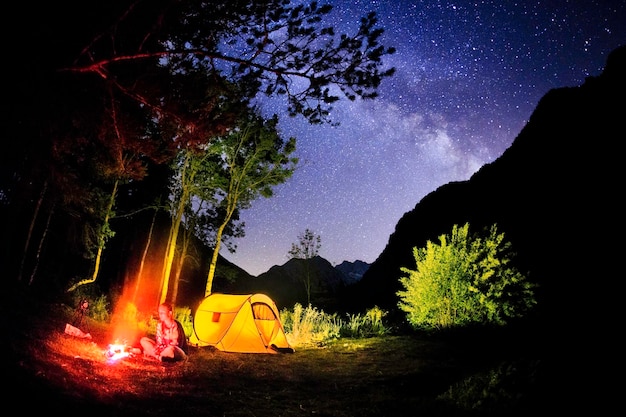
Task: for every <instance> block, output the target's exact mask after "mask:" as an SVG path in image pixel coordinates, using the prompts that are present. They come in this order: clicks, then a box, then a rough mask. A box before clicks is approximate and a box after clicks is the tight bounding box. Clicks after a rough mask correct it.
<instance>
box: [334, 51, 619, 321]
mask: <svg viewBox="0 0 626 417" xmlns="http://www.w3.org/2000/svg"><path fill="white" fill-rule="evenodd" d="M625 85H626V46H622V47H620V48H618V49H616V50H615V51H613V52H612V53H611V54H610V55H609V57H608V59H607V63H606V66H605V69H604V71H603V72H602V74H601V75H599V76H595V77H588V78H587V79H586V80H585V82H584V84H583V85H581V86H578V87H566V88H559V89H554V90H551V91H549V92H548V93H547V94H546V95H545V96H544V97H543V98H542V99H541V101H540V102H539V104H538V106H537V108H536V109H535V111H534V112H533V114H532V116H531V117H530V119H529V121H528V123H527V125H526V126H525V127H524V128H523V130H522V131H521V132H520V133H519V135H518V136H517V138H516V139H515V141H514V142H513V144H512V145H511V147H510V148H509V149H507V150H506V151H505V152H504V154H503V155H502V156H501V157H500V158H498V159H497V160H495V161H494V162H492V163H490V164H487V165H485V166H483V167H482V168H481V169H480V170H479V171H478V172H476V173H475V174H474V175H473V176H472V177H471V178H470V179H469V180H467V181H462V182H454V183H449V184H446V185H444V186H442V187H440V188H439V189H437V190H435V191H433V192H432V193H430V194H428V195H427V196H426V197H424V198H423V199H422V200H421V201H420V202H419V203H418V204H417V205H416V206H415V208H414V209H413V210H412V211H410V212H408V213H406V214H405V215H404V216H403V217H402V218H401V219H400V220H399V222H398V224H397V225H396V228H395V231H394V233H393V234H392V235H391V236H390V238H389V241H388V244H387V246H386V247H385V249H384V250H383V252H382V253H381V254H380V256H379V257H378V259H377V260H376V261H375V262H374V263H373V264H372V265H371V267H370V268H369V269H368V270H367V272H366V273H365V274H364V276H363V279H361V280H360V281H359V282H358V283H356V284H355V285H354V286H352V288H351V289H350V290H349V296H347V297H346V299H345V300H344V302H345V303H347V304H348V305H349V306H350V308H352V309H355V310H360V311H362V310H363V309H366V308H369V307H372V306H374V305H378V306H380V307H383V308H387V309H395V308H397V301H398V299H397V296H396V292H397V291H398V290H399V289H401V288H400V285H401V284H400V283H399V281H398V278H399V277H400V276H401V271H400V268H401V267H409V268H415V261H414V259H413V253H412V248H413V247H423V246H425V244H426V242H427V241H428V240H431V241H434V242H437V241H438V237H439V236H440V235H442V234H449V233H450V231H451V229H452V226H453V225H454V224H458V225H462V224H465V223H466V222H469V224H470V231H474V232H479V231H481V230H482V229H483V228H485V227H488V226H490V225H492V224H494V223H496V224H497V225H498V230H499V231H500V232H501V233H502V232H503V233H505V238H506V239H507V240H509V241H510V242H511V243H512V245H513V249H514V250H515V251H516V252H517V255H518V256H517V260H516V262H517V264H516V265H517V266H518V267H519V269H520V270H521V271H522V272H524V273H526V274H527V275H528V276H529V278H530V279H531V280H533V281H534V282H537V283H539V284H540V285H541V287H540V289H539V292H538V296H539V300H540V308H539V310H538V318H540V319H539V321H541V323H542V325H543V326H544V327H545V328H547V329H552V328H562V327H563V326H564V325H567V328H568V329H570V330H571V329H572V328H581V327H583V328H584V327H585V326H590V327H591V328H596V326H597V322H596V320H598V321H600V322H601V321H603V320H605V319H606V317H605V316H606V315H609V316H610V315H611V314H612V313H613V310H611V311H609V308H610V307H611V306H613V307H614V306H615V304H613V303H611V302H609V300H608V297H609V296H610V293H612V292H613V290H612V288H613V286H614V285H616V278H617V277H616V272H615V271H620V270H621V266H622V265H621V262H620V260H621V257H620V256H619V255H621V254H620V253H618V250H620V249H618V247H620V246H621V245H620V244H618V245H616V243H615V242H618V241H619V240H620V238H621V235H622V234H621V233H620V232H619V231H620V230H622V229H623V228H622V227H621V224H622V222H623V216H624V211H623V203H622V193H623V189H624V171H623V169H622V168H621V167H622V165H623V162H622V153H621V151H620V150H619V149H621V145H622V144H623V142H624V139H626V104H625V101H626V89H625ZM581 310H584V311H581ZM603 316H604V318H602V317H603Z"/></svg>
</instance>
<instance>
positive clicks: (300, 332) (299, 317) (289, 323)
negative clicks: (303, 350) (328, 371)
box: [280, 303, 341, 347]
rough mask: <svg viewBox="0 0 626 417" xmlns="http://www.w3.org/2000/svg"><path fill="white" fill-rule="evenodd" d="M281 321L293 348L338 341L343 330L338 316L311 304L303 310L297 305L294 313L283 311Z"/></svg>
mask: <svg viewBox="0 0 626 417" xmlns="http://www.w3.org/2000/svg"><path fill="white" fill-rule="evenodd" d="M280 320H281V322H282V324H283V327H284V329H285V334H286V336H287V340H288V341H289V344H291V345H292V346H294V347H295V346H305V345H319V344H321V343H323V342H326V341H329V340H332V339H337V338H338V337H339V334H340V330H341V320H340V319H339V318H338V317H337V315H336V314H327V313H324V311H322V310H317V308H315V307H312V306H311V305H310V304H309V306H308V307H307V308H303V307H302V305H301V304H298V303H296V304H295V305H294V307H293V311H289V310H287V309H283V310H282V311H281V312H280Z"/></svg>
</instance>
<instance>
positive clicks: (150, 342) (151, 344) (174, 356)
mask: <svg viewBox="0 0 626 417" xmlns="http://www.w3.org/2000/svg"><path fill="white" fill-rule="evenodd" d="M158 310H159V322H158V323H157V326H156V340H154V339H151V338H149V337H147V336H144V337H142V338H141V340H140V341H139V343H140V344H141V348H142V350H143V354H144V356H145V357H148V358H155V359H158V360H160V361H162V362H177V361H181V360H185V359H187V354H188V353H189V351H188V346H189V345H188V344H187V336H186V335H185V331H184V329H183V325H182V324H181V323H180V322H179V321H178V320H176V319H174V312H173V309H172V305H171V304H169V303H162V304H160V305H159V309H158Z"/></svg>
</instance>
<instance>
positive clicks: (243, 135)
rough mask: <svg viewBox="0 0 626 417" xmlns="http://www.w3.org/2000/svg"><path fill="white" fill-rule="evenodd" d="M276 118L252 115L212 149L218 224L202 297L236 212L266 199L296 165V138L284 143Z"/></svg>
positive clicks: (210, 288) (214, 144) (208, 288)
mask: <svg viewBox="0 0 626 417" xmlns="http://www.w3.org/2000/svg"><path fill="white" fill-rule="evenodd" d="M277 123H278V118H277V117H276V116H274V117H273V118H272V119H270V120H263V119H262V118H261V117H260V116H258V115H252V116H250V117H249V118H248V119H246V120H244V121H243V123H242V125H241V126H239V127H238V128H236V129H234V130H233V131H232V132H231V133H229V134H228V135H226V136H224V137H222V138H219V139H217V140H216V141H215V142H214V143H213V144H212V147H213V149H215V152H214V153H215V155H218V156H219V157H220V161H219V162H220V166H221V169H222V170H221V172H220V174H221V175H219V176H217V178H216V180H217V185H218V187H217V188H216V190H215V193H216V197H217V198H216V200H217V201H218V207H219V212H220V213H221V217H220V222H219V223H218V226H217V233H216V237H215V247H214V248H213V256H212V258H211V263H210V265H209V273H208V276H207V284H206V290H205V295H206V296H208V295H209V294H211V290H212V287H213V277H214V276H215V268H216V266H217V259H218V256H219V251H220V246H221V241H222V235H223V234H224V230H225V228H226V227H227V225H228V224H229V223H230V221H231V220H232V217H233V214H234V213H235V212H236V211H237V210H238V209H245V208H248V207H249V206H250V203H251V202H252V201H253V200H255V199H257V198H258V197H266V198H269V197H271V196H272V195H273V190H272V189H273V187H274V186H276V185H279V184H282V183H284V182H285V181H286V180H287V179H288V178H290V177H291V175H292V174H293V171H294V170H295V167H296V165H297V163H298V160H297V158H294V157H292V156H291V154H292V153H293V152H294V151H295V149H296V140H295V138H290V139H289V140H287V141H284V140H283V139H282V138H281V137H280V135H279V133H278V131H277V128H276V125H277Z"/></svg>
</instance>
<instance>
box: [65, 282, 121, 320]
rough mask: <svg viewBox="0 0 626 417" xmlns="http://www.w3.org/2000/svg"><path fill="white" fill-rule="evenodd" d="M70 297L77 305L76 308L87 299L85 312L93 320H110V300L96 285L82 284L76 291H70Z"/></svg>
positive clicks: (73, 303)
mask: <svg viewBox="0 0 626 417" xmlns="http://www.w3.org/2000/svg"><path fill="white" fill-rule="evenodd" d="M70 297H71V300H72V302H71V304H72V305H74V306H76V309H79V308H80V307H81V304H82V303H83V301H87V304H88V305H87V309H86V310H85V312H86V315H87V316H88V317H90V318H92V319H93V320H96V321H99V322H108V321H109V320H110V318H111V311H110V307H111V304H110V301H109V299H108V297H106V296H105V295H104V294H102V293H101V292H100V290H99V289H98V288H97V287H96V286H94V285H89V286H81V287H79V288H78V289H77V290H76V291H73V292H72V293H70Z"/></svg>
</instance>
